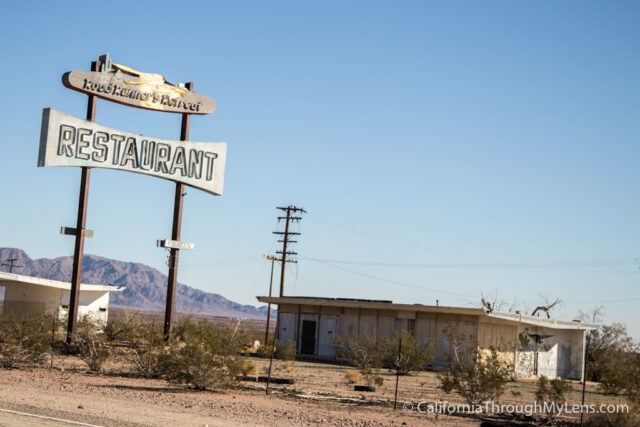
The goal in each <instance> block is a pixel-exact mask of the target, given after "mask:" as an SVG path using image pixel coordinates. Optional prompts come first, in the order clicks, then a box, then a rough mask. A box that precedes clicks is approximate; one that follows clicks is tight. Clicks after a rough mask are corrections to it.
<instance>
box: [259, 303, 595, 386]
mask: <svg viewBox="0 0 640 427" xmlns="http://www.w3.org/2000/svg"><path fill="white" fill-rule="evenodd" d="M258 301H260V302H263V303H271V304H277V305H278V315H279V320H278V338H279V341H280V343H281V345H284V343H285V342H286V341H287V340H289V339H290V340H293V341H294V342H295V343H296V346H297V352H298V354H299V355H301V356H305V357H310V358H315V359H325V360H329V359H335V354H334V346H333V339H334V337H335V336H336V334H339V335H340V336H348V335H349V334H353V335H359V336H361V337H365V336H376V337H378V338H382V337H391V336H392V335H393V334H394V332H396V331H401V330H406V331H408V332H409V333H411V334H412V335H413V336H414V338H415V339H416V340H418V341H419V342H422V343H423V344H425V345H432V346H433V347H432V348H434V350H433V351H434V356H435V358H434V361H433V363H432V365H431V366H429V367H430V368H432V369H436V370H437V369H444V368H447V367H448V366H449V354H450V343H449V339H448V334H449V333H450V331H455V333H456V335H458V336H460V337H467V339H469V338H468V337H471V338H470V339H473V340H477V343H478V347H479V348H480V349H489V348H491V347H493V348H495V349H497V350H498V351H499V352H500V354H501V356H502V357H503V358H505V359H507V360H509V361H511V362H512V363H513V366H514V369H515V374H516V375H517V376H520V377H525V376H534V375H545V376H547V377H550V378H556V377H561V378H567V379H576V380H581V379H582V375H583V371H584V370H583V366H584V348H585V336H586V332H587V331H588V330H590V329H594V328H595V327H597V325H593V324H587V323H581V322H577V321H561V320H555V319H546V318H542V317H532V316H525V315H522V314H517V313H501V312H495V311H494V312H490V313H488V312H486V311H485V310H484V309H481V308H465V307H442V306H428V305H421V304H413V305H411V304H393V303H392V302H391V301H380V300H360V299H341V298H316V297H280V298H277V297H258Z"/></svg>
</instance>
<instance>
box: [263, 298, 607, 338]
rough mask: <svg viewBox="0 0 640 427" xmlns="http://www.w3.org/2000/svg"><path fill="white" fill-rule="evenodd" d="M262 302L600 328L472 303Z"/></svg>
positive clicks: (306, 299) (307, 300) (582, 328)
mask: <svg viewBox="0 0 640 427" xmlns="http://www.w3.org/2000/svg"><path fill="white" fill-rule="evenodd" d="M256 298H257V300H258V301H260V302H262V303H270V304H294V305H295V304H301V305H319V306H329V307H351V308H371V309H387V310H402V311H417V312H431V313H450V314H466V315H472V316H474V315H475V316H479V317H480V318H485V319H486V318H491V319H498V320H506V321H509V322H515V323H522V324H526V325H531V326H540V327H544V328H551V329H577V330H592V329H598V328H599V327H600V325H597V324H594V323H587V322H578V321H566V320H558V319H544V318H540V317H533V316H527V315H523V314H519V313H503V312H497V311H494V312H491V313H487V312H486V311H485V310H484V309H482V308H471V307H446V306H441V305H440V306H435V305H422V304H394V303H393V302H391V301H380V300H377V301H376V300H358V299H349V298H322V297H293V296H291V297H287V296H285V297H266V296H258V297H256Z"/></svg>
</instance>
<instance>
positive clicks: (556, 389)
mask: <svg viewBox="0 0 640 427" xmlns="http://www.w3.org/2000/svg"><path fill="white" fill-rule="evenodd" d="M537 385H538V389H537V390H536V400H537V401H538V402H540V403H541V404H544V403H547V405H543V406H542V407H543V408H545V407H548V408H551V409H552V412H551V413H550V414H549V415H551V416H554V415H556V414H557V413H558V412H559V410H560V407H561V406H562V405H564V404H565V402H566V401H567V397H566V394H567V393H568V392H569V391H571V384H570V383H569V381H566V380H563V379H562V378H554V379H552V380H551V381H549V379H548V378H547V377H545V376H544V375H541V376H540V378H538V383H537ZM554 409H555V410H556V412H553V410H554Z"/></svg>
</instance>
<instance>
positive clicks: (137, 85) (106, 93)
mask: <svg viewBox="0 0 640 427" xmlns="http://www.w3.org/2000/svg"><path fill="white" fill-rule="evenodd" d="M109 65H110V67H109V68H111V70H108V69H105V70H104V71H69V72H67V73H64V75H63V76H62V84H64V85H65V86H66V87H67V88H69V89H73V90H77V91H78V92H82V93H85V94H87V95H95V96H97V97H99V98H102V99H106V100H107V101H112V102H117V103H119V104H124V105H128V106H131V107H136V108H144V109H147V110H156V111H165V112H168V113H189V114H209V113H213V112H214V111H215V109H216V103H215V102H214V100H213V99H211V98H208V97H206V96H203V95H200V94H197V93H195V92H192V91H190V90H188V89H187V88H186V87H185V86H184V85H180V84H179V85H174V84H171V83H169V82H167V81H166V80H165V78H164V77H163V76H162V75H160V74H155V73H143V72H141V71H136V70H134V69H132V68H129V67H127V66H125V65H120V64H115V63H109ZM112 70H113V71H112Z"/></svg>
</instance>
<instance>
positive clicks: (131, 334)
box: [104, 313, 151, 346]
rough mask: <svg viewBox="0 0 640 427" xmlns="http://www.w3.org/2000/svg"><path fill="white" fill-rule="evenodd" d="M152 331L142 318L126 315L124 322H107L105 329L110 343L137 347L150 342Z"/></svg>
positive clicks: (105, 334)
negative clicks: (139, 344) (138, 344)
mask: <svg viewBox="0 0 640 427" xmlns="http://www.w3.org/2000/svg"><path fill="white" fill-rule="evenodd" d="M150 329H151V328H150V325H149V324H145V323H144V322H143V321H142V319H141V318H140V317H138V316H133V315H130V314H128V313H126V314H125V317H124V319H123V320H109V322H107V324H106V325H105V327H104V336H105V340H106V341H108V342H121V343H128V344H129V345H131V346H135V345H136V344H137V343H140V342H144V341H147V342H148V339H149V331H150Z"/></svg>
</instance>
